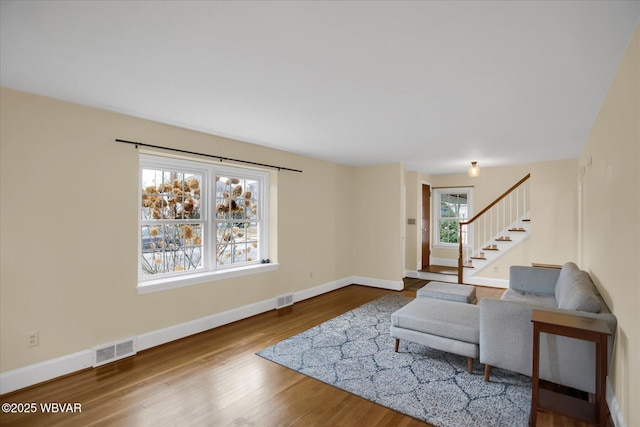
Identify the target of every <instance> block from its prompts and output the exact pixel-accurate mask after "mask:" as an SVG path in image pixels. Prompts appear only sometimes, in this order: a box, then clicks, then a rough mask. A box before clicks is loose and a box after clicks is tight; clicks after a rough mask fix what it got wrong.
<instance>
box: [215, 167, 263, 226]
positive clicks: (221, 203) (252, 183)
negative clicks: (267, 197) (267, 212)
mask: <svg viewBox="0 0 640 427" xmlns="http://www.w3.org/2000/svg"><path fill="white" fill-rule="evenodd" d="M258 190H259V186H258V181H256V180H252V179H244V178H237V177H227V176H216V218H217V219H257V212H258V205H257V201H258Z"/></svg>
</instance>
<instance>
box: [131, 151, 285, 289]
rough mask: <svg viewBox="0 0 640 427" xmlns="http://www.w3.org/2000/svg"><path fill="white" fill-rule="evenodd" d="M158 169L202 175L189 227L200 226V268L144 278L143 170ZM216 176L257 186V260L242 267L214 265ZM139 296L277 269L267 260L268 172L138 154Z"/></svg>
mask: <svg viewBox="0 0 640 427" xmlns="http://www.w3.org/2000/svg"><path fill="white" fill-rule="evenodd" d="M154 168H155V169H160V170H175V171H185V172H194V173H198V174H201V175H202V182H201V183H200V191H201V195H200V197H201V199H200V201H201V206H200V219H199V220H193V221H191V220H190V221H189V222H190V223H202V224H203V233H202V237H203V241H204V245H203V248H202V250H203V252H204V254H203V261H202V268H200V269H198V270H190V271H183V272H173V273H163V274H158V275H145V274H143V272H142V263H141V257H142V236H141V233H140V230H141V227H142V226H143V225H144V224H143V223H144V221H143V219H142V206H141V203H140V200H141V199H142V186H143V184H142V170H143V169H154ZM216 175H218V176H219V175H223V176H233V177H241V178H247V179H252V180H256V181H258V182H259V194H258V197H259V200H258V202H257V204H258V218H257V220H256V221H252V222H258V224H259V225H258V241H259V246H258V257H257V258H256V259H255V260H253V261H251V262H245V263H241V264H232V265H228V266H224V265H217V264H216V218H215V206H216V194H215V177H216ZM138 180H139V182H138V192H139V197H138V228H137V230H138V231H137V235H138V293H140V294H142V293H149V292H155V291H159V290H164V289H173V288H178V287H183V286H190V285H196V284H200V283H206V282H212V281H216V280H221V279H228V278H232V277H239V276H244V275H247V274H255V273H261V272H265V271H272V270H275V269H277V268H278V264H277V263H273V262H271V260H270V259H269V172H267V171H263V170H257V169H251V168H246V167H237V166H229V165H223V164H220V163H219V162H207V161H198V160H187V159H183V158H175V157H169V156H162V155H158V154H156V153H154V154H147V153H141V154H140V161H139V171H138Z"/></svg>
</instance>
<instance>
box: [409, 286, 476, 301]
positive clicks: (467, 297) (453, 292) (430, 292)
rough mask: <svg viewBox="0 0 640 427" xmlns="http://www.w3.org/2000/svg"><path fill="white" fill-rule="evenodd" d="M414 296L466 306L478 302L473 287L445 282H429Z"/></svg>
mask: <svg viewBox="0 0 640 427" xmlns="http://www.w3.org/2000/svg"><path fill="white" fill-rule="evenodd" d="M416 296H417V297H419V298H422V297H429V298H437V299H442V300H447V301H457V302H464V303H467V304H475V303H476V302H478V299H477V298H476V288H475V286H469V285H457V284H455V283H445V282H429V283H427V284H426V285H425V286H423V287H422V288H420V289H419V290H418V292H417V293H416Z"/></svg>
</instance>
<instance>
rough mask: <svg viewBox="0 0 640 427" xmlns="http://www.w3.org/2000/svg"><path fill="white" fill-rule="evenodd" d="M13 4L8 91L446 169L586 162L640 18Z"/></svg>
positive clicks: (4, 54)
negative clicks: (581, 157) (585, 148)
mask: <svg viewBox="0 0 640 427" xmlns="http://www.w3.org/2000/svg"><path fill="white" fill-rule="evenodd" d="M0 8H1V9H0V19H1V22H0V31H1V32H0V43H1V44H0V55H1V56H0V60H1V61H0V84H1V85H2V86H5V87H9V88H13V89H18V90H24V91H28V92H33V93H38V94H42V95H46V96H51V97H54V98H59V99H64V100H68V101H73V102H77V103H80V104H86V105H91V106H96V107H100V108H105V109H108V110H113V111H118V112H122V113H126V114H130V115H133V116H138V117H143V118H148V119H152V120H156V121H159V122H164V123H169V124H174V125H177V126H182V127H185V128H190V129H195V130H199V131H202V132H207V133H211V134H216V135H222V136H227V137H231V138H236V139H239V140H243V141H248V142H253V143H256V144H260V145H265V146H269V147H274V148H279V149H283V150H287V151H291V152H295V153H301V154H306V155H309V156H312V157H316V158H321V159H327V160H331V161H335V162H340V163H345V164H349V165H369V164H378V163H388V162H403V163H404V164H405V169H407V170H418V171H421V172H425V173H431V174H442V173H460V172H464V171H465V170H466V168H467V167H468V166H469V162H471V161H473V160H476V161H478V162H479V165H480V166H481V167H482V166H485V167H487V166H500V165H506V164H514V163H526V162H533V161H544V160H552V159H564V158H574V157H576V156H577V155H578V153H579V151H580V149H581V147H582V145H583V144H584V141H585V139H586V137H587V135H588V133H589V130H590V128H591V125H592V123H593V120H594V118H595V117H596V114H597V112H598V110H599V108H600V105H601V104H602V101H603V99H604V96H605V94H606V92H607V90H608V87H609V85H610V83H611V81H612V79H613V76H614V74H615V72H616V69H617V66H618V64H619V62H620V60H621V58H622V56H623V53H624V51H625V48H626V46H627V44H628V42H629V40H630V38H631V35H632V33H633V30H634V27H635V25H636V24H637V22H638V18H639V17H640V2H638V1H566V2H564V1H556V2H552V1H510V2H507V1H422V2H421V1H412V2H409V1H407V2H405V1H304V2H303V1H298V2H296V1H233V2H231V1H128V2H126V1H117V2H115V1H112V2H109V1H91V2H90V1H75V0H74V1H41V2H32V1H6V0H2V1H1V6H0ZM114 131H115V130H114ZM115 137H118V138H123V139H127V138H128V137H129V136H128V135H122V134H117V135H115ZM142 142H146V143H151V144H153V143H154V141H142ZM214 154H215V153H214ZM248 160H252V159H248ZM294 166H295V165H294Z"/></svg>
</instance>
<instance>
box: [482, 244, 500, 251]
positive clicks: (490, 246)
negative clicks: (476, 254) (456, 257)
mask: <svg viewBox="0 0 640 427" xmlns="http://www.w3.org/2000/svg"><path fill="white" fill-rule="evenodd" d="M482 250H483V251H498V250H499V249H498V245H489V246H487V247H484V248H482Z"/></svg>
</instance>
